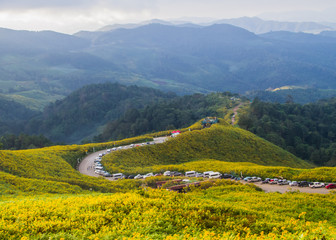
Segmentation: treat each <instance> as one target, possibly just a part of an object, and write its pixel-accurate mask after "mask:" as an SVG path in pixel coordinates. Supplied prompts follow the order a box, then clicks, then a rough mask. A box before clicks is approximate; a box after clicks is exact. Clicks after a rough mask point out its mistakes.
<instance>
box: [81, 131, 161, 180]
mask: <svg viewBox="0 0 336 240" xmlns="http://www.w3.org/2000/svg"><path fill="white" fill-rule="evenodd" d="M167 139H168V137H158V138H154V141H152V142H149V143H151V144H158V143H163V142H165V141H166V140H167ZM138 144H139V145H141V144H140V143H138ZM138 144H133V145H138ZM131 145H132V144H129V145H125V146H123V149H122V150H124V149H129V148H131ZM122 150H116V151H122ZM104 152H105V153H107V149H104V150H100V151H97V152H94V153H91V154H90V155H87V156H86V157H85V158H84V159H83V160H82V161H81V162H80V164H79V166H78V171H79V172H80V173H81V174H84V175H88V176H91V177H101V175H99V174H97V173H95V168H94V166H95V165H94V160H95V159H96V158H97V157H98V156H99V154H103V153H104ZM106 179H109V180H112V178H109V177H106Z"/></svg>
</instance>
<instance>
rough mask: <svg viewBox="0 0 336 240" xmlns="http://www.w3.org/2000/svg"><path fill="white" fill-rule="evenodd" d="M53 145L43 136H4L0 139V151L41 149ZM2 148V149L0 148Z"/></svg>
mask: <svg viewBox="0 0 336 240" xmlns="http://www.w3.org/2000/svg"><path fill="white" fill-rule="evenodd" d="M51 145H53V143H52V142H51V141H50V140H49V139H48V138H46V137H45V136H43V135H39V136H34V135H33V136H29V135H27V134H20V135H19V136H16V135H14V134H6V135H4V136H2V137H0V149H9V150H20V149H32V148H42V147H48V146H51ZM1 146H2V147H1Z"/></svg>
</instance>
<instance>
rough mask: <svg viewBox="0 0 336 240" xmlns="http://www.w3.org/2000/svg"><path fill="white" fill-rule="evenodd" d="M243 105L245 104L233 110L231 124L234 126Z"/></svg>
mask: <svg viewBox="0 0 336 240" xmlns="http://www.w3.org/2000/svg"><path fill="white" fill-rule="evenodd" d="M241 105H243V103H239V104H238V105H237V106H235V107H234V108H233V115H232V118H231V124H232V125H234V123H235V121H236V116H237V111H238V108H239V107H240V106H241Z"/></svg>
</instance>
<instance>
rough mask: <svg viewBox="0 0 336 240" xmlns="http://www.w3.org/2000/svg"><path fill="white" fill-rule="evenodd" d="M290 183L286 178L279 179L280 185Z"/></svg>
mask: <svg viewBox="0 0 336 240" xmlns="http://www.w3.org/2000/svg"><path fill="white" fill-rule="evenodd" d="M288 184H289V182H288V181H287V180H286V179H283V180H279V181H278V185H288Z"/></svg>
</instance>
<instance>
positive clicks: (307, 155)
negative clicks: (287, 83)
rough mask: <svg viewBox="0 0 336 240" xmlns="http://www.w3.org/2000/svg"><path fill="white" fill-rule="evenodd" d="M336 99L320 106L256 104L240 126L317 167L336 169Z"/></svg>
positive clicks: (240, 121) (241, 120) (320, 102)
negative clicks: (323, 166) (325, 166)
mask: <svg viewBox="0 0 336 240" xmlns="http://www.w3.org/2000/svg"><path fill="white" fill-rule="evenodd" d="M335 119H336V98H333V99H330V100H324V101H319V102H317V103H312V104H306V105H299V104H293V103H287V104H278V103H275V104H274V103H265V102H261V101H259V100H258V99H256V100H254V102H253V103H252V104H251V107H250V108H249V109H248V111H247V112H246V113H245V114H242V115H241V116H240V118H239V126H240V127H242V128H244V129H247V130H249V131H251V132H252V133H255V134H256V135H258V136H260V137H262V138H265V139H266V140H268V141H270V142H272V143H274V144H276V145H278V146H280V147H282V148H283V149H286V150H287V151H289V152H291V153H293V154H294V155H296V156H298V157H300V158H302V159H305V160H309V161H311V162H313V163H315V164H317V165H327V166H336V144H335V141H336V121H335Z"/></svg>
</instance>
